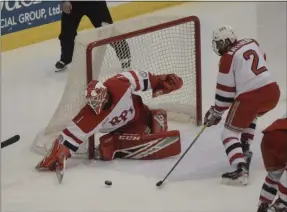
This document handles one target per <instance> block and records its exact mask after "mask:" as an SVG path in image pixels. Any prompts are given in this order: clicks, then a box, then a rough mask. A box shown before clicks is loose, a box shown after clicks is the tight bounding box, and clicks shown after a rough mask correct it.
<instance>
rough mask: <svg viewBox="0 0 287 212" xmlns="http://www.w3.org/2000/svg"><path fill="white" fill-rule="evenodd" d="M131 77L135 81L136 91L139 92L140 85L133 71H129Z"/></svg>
mask: <svg viewBox="0 0 287 212" xmlns="http://www.w3.org/2000/svg"><path fill="white" fill-rule="evenodd" d="M130 73H131V75H132V76H133V78H134V79H135V82H136V89H135V90H136V91H138V90H140V83H139V78H138V76H137V74H136V73H135V72H134V71H130Z"/></svg>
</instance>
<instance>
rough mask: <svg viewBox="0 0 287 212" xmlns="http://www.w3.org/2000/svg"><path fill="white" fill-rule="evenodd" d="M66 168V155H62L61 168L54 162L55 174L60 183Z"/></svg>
mask: <svg viewBox="0 0 287 212" xmlns="http://www.w3.org/2000/svg"><path fill="white" fill-rule="evenodd" d="M65 168H66V157H64V162H63V169H60V167H59V164H58V163H56V175H57V178H58V182H59V183H60V184H61V183H62V181H63V178H64V172H65Z"/></svg>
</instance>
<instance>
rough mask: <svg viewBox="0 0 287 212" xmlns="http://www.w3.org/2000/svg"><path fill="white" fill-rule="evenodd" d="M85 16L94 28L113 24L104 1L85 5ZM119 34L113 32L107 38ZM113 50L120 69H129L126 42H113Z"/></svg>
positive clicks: (129, 61) (129, 57)
mask: <svg viewBox="0 0 287 212" xmlns="http://www.w3.org/2000/svg"><path fill="white" fill-rule="evenodd" d="M86 6H87V7H89V8H87V9H86V15H87V16H88V18H89V19H90V21H91V23H92V24H93V26H94V27H95V28H98V27H101V26H104V25H106V24H113V19H112V17H111V14H110V11H109V8H108V7H107V4H106V2H105V1H99V2H91V3H90V4H87V5H86ZM118 34H119V33H118V32H116V31H115V30H113V31H112V32H111V33H110V35H109V34H107V37H112V36H115V35H118ZM110 45H111V46H112V47H113V49H114V50H115V52H116V54H117V57H118V58H119V60H120V63H121V67H122V68H123V69H129V68H130V66H131V53H130V48H129V45H128V43H127V41H126V40H121V41H117V42H113V43H111V44H110Z"/></svg>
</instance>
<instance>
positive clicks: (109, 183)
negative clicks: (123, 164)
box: [105, 180, 113, 186]
mask: <svg viewBox="0 0 287 212" xmlns="http://www.w3.org/2000/svg"><path fill="white" fill-rule="evenodd" d="M105 184H106V185H107V186H111V185H112V184H113V183H112V181H110V180H106V181H105Z"/></svg>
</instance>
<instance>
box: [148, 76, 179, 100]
mask: <svg viewBox="0 0 287 212" xmlns="http://www.w3.org/2000/svg"><path fill="white" fill-rule="evenodd" d="M153 77H154V80H152V81H153V82H152V87H153V97H157V96H160V95H163V94H168V93H170V92H172V91H175V90H178V89H180V88H181V87H182V85H183V82H182V79H181V78H180V77H179V76H177V75H176V74H167V75H158V76H153Z"/></svg>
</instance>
